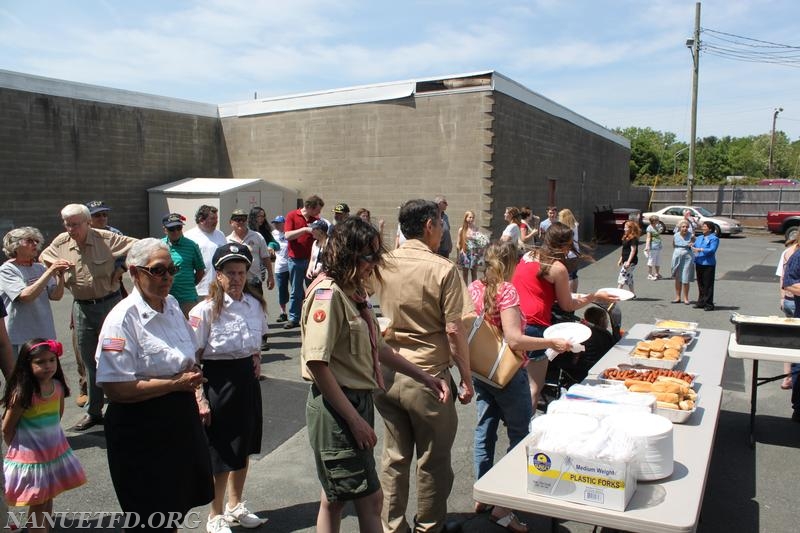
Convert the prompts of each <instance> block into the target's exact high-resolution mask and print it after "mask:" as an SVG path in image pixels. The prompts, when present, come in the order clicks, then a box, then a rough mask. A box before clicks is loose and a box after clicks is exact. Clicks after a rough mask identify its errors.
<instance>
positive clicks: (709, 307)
mask: <svg viewBox="0 0 800 533" xmlns="http://www.w3.org/2000/svg"><path fill="white" fill-rule="evenodd" d="M703 309H705V310H706V311H713V310H714V306H713V305H707V306H705V307H704V308H703Z"/></svg>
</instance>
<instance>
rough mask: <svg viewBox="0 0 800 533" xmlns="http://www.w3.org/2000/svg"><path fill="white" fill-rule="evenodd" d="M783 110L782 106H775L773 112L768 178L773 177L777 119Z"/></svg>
mask: <svg viewBox="0 0 800 533" xmlns="http://www.w3.org/2000/svg"><path fill="white" fill-rule="evenodd" d="M781 111H783V108H782V107H777V108H775V112H774V113H773V114H772V137H770V139H769V170H768V171H767V178H770V179H772V153H773V152H772V150H773V147H774V146H775V121H777V120H778V113H780V112H781Z"/></svg>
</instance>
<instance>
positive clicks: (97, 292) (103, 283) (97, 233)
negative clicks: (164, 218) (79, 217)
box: [40, 228, 137, 300]
mask: <svg viewBox="0 0 800 533" xmlns="http://www.w3.org/2000/svg"><path fill="white" fill-rule="evenodd" d="M136 241H137V239H134V238H133V237H125V236H122V235H117V234H116V233H112V232H110V231H106V230H103V229H94V228H89V233H88V234H87V235H86V243H85V244H84V245H83V248H80V247H78V243H77V242H75V241H74V240H73V239H72V238H71V237H70V236H69V234H68V233H66V232H64V233H62V234H60V235H59V236H58V237H56V238H55V239H53V242H51V243H50V246H48V247H47V248H45V249H44V251H43V252H42V254H41V256H40V261H41V262H42V263H44V264H45V265H47V266H50V265H51V264H53V263H54V262H55V261H56V260H57V259H66V260H67V261H69V262H70V263H72V264H74V265H75V267H74V268H70V269H69V270H67V271H66V272H65V275H64V286H65V287H66V288H67V289H69V290H70V292H71V293H72V296H73V297H74V298H75V299H76V300H94V299H96V298H102V297H103V296H107V295H108V294H110V293H112V292H115V291H117V290H119V282H116V283H112V281H111V280H112V277H113V274H114V270H115V268H116V267H115V263H114V260H115V259H117V258H119V257H124V256H125V255H126V254H127V253H128V250H130V248H131V246H133V243H135V242H136Z"/></svg>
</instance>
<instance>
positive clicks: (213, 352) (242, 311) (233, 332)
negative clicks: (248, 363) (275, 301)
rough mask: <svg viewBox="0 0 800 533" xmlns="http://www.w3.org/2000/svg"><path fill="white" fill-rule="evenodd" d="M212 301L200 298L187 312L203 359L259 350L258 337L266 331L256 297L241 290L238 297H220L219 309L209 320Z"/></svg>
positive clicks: (235, 356) (237, 356) (229, 357)
mask: <svg viewBox="0 0 800 533" xmlns="http://www.w3.org/2000/svg"><path fill="white" fill-rule="evenodd" d="M213 308H214V301H213V300H203V301H202V302H200V303H199V304H197V305H196V306H194V307H193V308H192V310H191V311H189V325H190V326H191V327H192V329H194V333H195V336H196V338H197V344H198V345H199V346H200V347H201V349H202V359H203V360H206V361H207V360H215V361H219V360H232V359H243V358H245V357H250V356H252V355H253V354H260V353H261V336H262V335H263V334H264V333H266V332H267V317H266V315H265V314H264V310H263V309H262V308H261V304H259V303H258V300H256V299H255V298H253V297H252V296H250V295H249V294H247V293H245V294H244V295H243V296H242V299H241V300H238V301H237V300H234V299H233V298H231V297H230V296H228V295H227V294H225V295H224V296H223V302H222V309H221V310H220V313H219V316H218V317H217V319H216V320H214V321H213V322H212V321H211V314H212V310H213Z"/></svg>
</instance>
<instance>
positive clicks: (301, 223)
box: [283, 209, 318, 259]
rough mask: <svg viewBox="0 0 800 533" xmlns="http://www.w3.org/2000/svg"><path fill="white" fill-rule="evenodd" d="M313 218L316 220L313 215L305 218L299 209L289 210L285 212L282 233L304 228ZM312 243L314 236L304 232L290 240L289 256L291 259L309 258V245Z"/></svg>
mask: <svg viewBox="0 0 800 533" xmlns="http://www.w3.org/2000/svg"><path fill="white" fill-rule="evenodd" d="M315 220H318V218H317V217H314V218H311V219H309V220H306V218H305V217H304V216H303V213H301V212H300V210H299V209H295V210H294V211H289V213H287V214H286V224H285V225H284V227H283V228H284V229H283V231H284V233H288V232H290V231H292V230H296V229H300V228H305V227H306V226H308V225H309V224H311V223H312V222H314V221H315ZM313 244H314V237H313V236H312V235H311V233H304V234H303V235H301V236H300V237H298V238H296V239H292V240H290V241H289V257H291V258H292V259H310V258H311V246H312V245H313Z"/></svg>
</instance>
